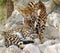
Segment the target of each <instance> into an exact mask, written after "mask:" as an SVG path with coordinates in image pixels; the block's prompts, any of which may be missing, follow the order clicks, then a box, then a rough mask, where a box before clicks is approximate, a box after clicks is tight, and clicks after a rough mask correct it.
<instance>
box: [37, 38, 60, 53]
mask: <svg viewBox="0 0 60 53" xmlns="http://www.w3.org/2000/svg"><path fill="white" fill-rule="evenodd" d="M59 43H60V39H56V40H47V41H45V42H44V43H43V44H39V45H37V46H38V47H39V49H40V51H41V52H42V53H44V51H45V49H46V48H47V47H49V46H52V45H55V44H59Z"/></svg>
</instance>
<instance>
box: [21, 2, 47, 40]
mask: <svg viewBox="0 0 60 53" xmlns="http://www.w3.org/2000/svg"><path fill="white" fill-rule="evenodd" d="M22 12H23V14H24V15H25V16H31V22H30V23H31V28H32V29H35V30H36V33H37V34H38V35H39V39H40V40H41V39H42V33H43V32H44V30H45V25H46V20H47V13H46V7H45V5H44V4H43V3H42V2H41V1H38V2H35V3H34V2H30V3H28V5H27V7H26V8H25V9H24V10H23V11H22ZM26 20H27V19H26ZM26 20H25V21H26ZM35 22H36V27H34V24H35ZM27 23H28V22H27Z"/></svg>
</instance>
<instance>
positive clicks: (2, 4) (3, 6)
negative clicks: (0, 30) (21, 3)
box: [0, 0, 7, 24]
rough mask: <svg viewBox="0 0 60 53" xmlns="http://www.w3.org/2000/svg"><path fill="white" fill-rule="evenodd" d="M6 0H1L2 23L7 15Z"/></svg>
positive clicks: (0, 18) (0, 14) (0, 13)
mask: <svg viewBox="0 0 60 53" xmlns="http://www.w3.org/2000/svg"><path fill="white" fill-rule="evenodd" d="M6 2H7V0H0V24H1V23H2V22H3V20H4V19H5V17H6V14H7V13H6Z"/></svg>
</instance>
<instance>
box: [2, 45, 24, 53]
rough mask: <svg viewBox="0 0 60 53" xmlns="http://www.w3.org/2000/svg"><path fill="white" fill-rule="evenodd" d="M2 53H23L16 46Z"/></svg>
mask: <svg viewBox="0 0 60 53" xmlns="http://www.w3.org/2000/svg"><path fill="white" fill-rule="evenodd" d="M2 53H23V52H22V50H21V49H20V48H18V47H17V46H14V45H12V46H10V47H8V48H6V49H5V50H4V51H3V52H2Z"/></svg>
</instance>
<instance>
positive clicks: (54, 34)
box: [44, 26, 60, 39]
mask: <svg viewBox="0 0 60 53" xmlns="http://www.w3.org/2000/svg"><path fill="white" fill-rule="evenodd" d="M44 37H46V38H48V39H56V38H58V39H59V38H60V35H59V31H58V30H57V29H56V28H54V27H52V26H47V27H46V30H45V32H44Z"/></svg>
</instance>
